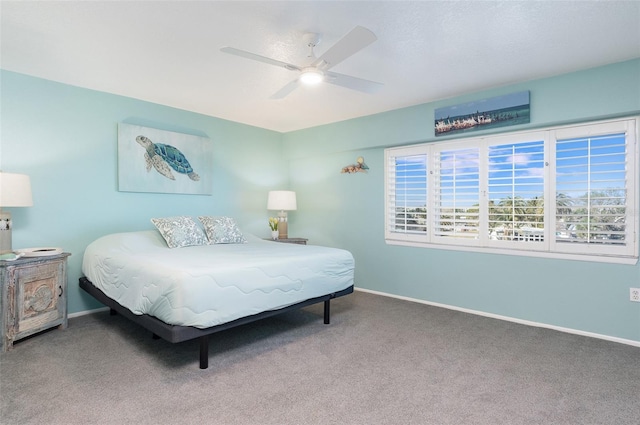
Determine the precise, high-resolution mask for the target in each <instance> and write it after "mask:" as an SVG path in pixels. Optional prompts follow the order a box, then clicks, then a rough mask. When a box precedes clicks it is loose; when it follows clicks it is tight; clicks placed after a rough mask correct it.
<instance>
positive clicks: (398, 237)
mask: <svg viewBox="0 0 640 425" xmlns="http://www.w3.org/2000/svg"><path fill="white" fill-rule="evenodd" d="M639 132H640V117H639V116H634V117H625V118H618V119H611V120H603V121H593V122H586V123H580V124H573V125H563V126H554V127H546V128H542V129H536V130H528V131H517V132H506V133H499V134H494V135H483V136H479V137H468V138H459V139H450V140H445V141H437V142H431V143H421V144H415V145H408V146H399V147H392V148H387V149H385V151H384V167H385V170H384V196H385V198H384V206H385V214H384V220H385V222H384V226H385V242H386V243H387V244H389V245H405V246H416V247H426V248H437V249H445V250H460V251H475V252H484V253H496V254H508V255H523V256H532V257H544V258H556V259H570V260H581V261H596V262H611V263H620V264H636V263H637V260H638V251H639V248H638V240H637V232H638V221H639V217H638V199H639V196H638V193H637V192H638V182H637V179H638V166H639V162H640V161H639V152H638V151H639V150H638V148H637V138H638V133H639ZM616 133H624V134H625V138H626V144H625V147H626V154H625V155H626V156H625V158H626V169H625V171H626V184H625V189H626V194H625V197H626V203H625V208H626V209H625V220H626V221H625V243H624V244H621V245H614V244H594V243H575V244H574V243H566V242H561V241H560V242H559V241H558V236H557V235H556V230H555V229H556V224H557V222H556V221H557V217H556V184H557V181H556V141H558V140H566V139H571V138H582V137H585V138H586V137H595V136H599V135H610V134H616ZM532 141H542V143H543V145H542V146H543V156H544V165H543V168H544V170H543V171H541V173H542V175H543V184H544V189H543V203H544V222H543V226H544V230H543V240H542V241H527V242H524V241H513V240H492V239H491V238H490V235H489V218H488V217H489V180H490V178H489V166H490V163H489V148H490V147H491V146H502V145H510V144H513V145H515V144H518V143H527V142H532ZM473 148H477V149H478V150H479V158H478V170H479V183H478V191H479V203H478V208H479V217H478V223H479V230H478V234H477V237H476V238H470V239H466V238H462V237H443V236H439V235H437V234H436V232H435V223H434V220H435V219H436V217H437V214H436V206H437V203H438V202H442V201H438V198H437V197H436V192H437V191H439V190H440V188H439V187H438V186H437V183H439V177H440V176H439V175H438V174H437V173H438V170H439V168H438V163H437V160H438V158H439V154H440V153H441V152H448V151H452V150H457V149H473ZM411 155H425V157H426V176H425V177H426V194H425V200H426V202H425V204H426V205H425V206H426V211H427V212H426V219H427V223H426V231H425V232H424V234H420V233H410V232H406V231H405V232H402V231H395V229H393V228H392V226H391V220H392V219H394V218H395V213H396V212H397V210H396V199H395V196H396V193H395V188H394V186H393V185H394V182H395V173H396V170H395V159H396V158H403V157H407V156H411ZM438 193H439V192H438ZM440 199H442V198H440ZM627 241H628V242H627Z"/></svg>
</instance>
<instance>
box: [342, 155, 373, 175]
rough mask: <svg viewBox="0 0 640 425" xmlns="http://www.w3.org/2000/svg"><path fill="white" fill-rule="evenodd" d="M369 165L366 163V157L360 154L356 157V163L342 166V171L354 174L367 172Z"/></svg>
mask: <svg viewBox="0 0 640 425" xmlns="http://www.w3.org/2000/svg"><path fill="white" fill-rule="evenodd" d="M368 169H369V167H368V166H367V164H365V163H364V158H363V157H361V156H359V157H358V159H356V163H355V164H351V165H347V166H346V167H342V173H343V174H344V173H347V174H352V173H366V172H367V170H368Z"/></svg>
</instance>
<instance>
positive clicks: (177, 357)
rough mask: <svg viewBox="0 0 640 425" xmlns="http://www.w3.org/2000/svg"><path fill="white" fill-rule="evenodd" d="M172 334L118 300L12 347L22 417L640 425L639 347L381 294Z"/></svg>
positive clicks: (2, 382) (7, 388)
mask: <svg viewBox="0 0 640 425" xmlns="http://www.w3.org/2000/svg"><path fill="white" fill-rule="evenodd" d="M209 354H210V365H209V369H207V370H200V369H199V368H198V343H197V342H196V341H190V342H185V343H182V344H170V343H167V342H165V341H163V340H153V339H152V338H151V336H150V334H149V333H147V332H146V331H144V330H142V329H141V328H139V327H137V326H136V325H134V324H132V323H130V322H128V321H127V320H126V319H124V318H122V317H121V316H114V317H112V316H109V314H108V313H107V312H103V313H98V314H92V315H88V316H83V317H78V318H75V319H71V320H70V322H69V328H68V329H67V330H64V331H60V330H52V331H48V332H45V333H42V334H40V335H36V336H35V337H33V338H29V339H26V340H24V341H22V342H19V343H17V344H16V346H15V348H14V349H13V350H12V351H10V352H8V353H5V354H2V355H1V356H0V374H1V375H0V394H1V409H2V410H1V411H0V423H2V424H3V425H7V424H154V425H155V424H225V425H226V424H229V425H231V424H260V425H262V424H296V425H297V424H492V425H496V424H509V425H518V424H607V425H624V424H634V425H637V424H638V423H640V348H637V347H631V346H626V345H622V344H617V343H612V342H607V341H602V340H597V339H592V338H587V337H581V336H576V335H570V334H565V333H560V332H556V331H552V330H547V329H539V328H533V327H527V326H524V325H519V324H515V323H510V322H504V321H500V320H495V319H490V318H484V317H479V316H474V315H470V314H465V313H461V312H456V311H450V310H445V309H441V308H437V307H431V306H426V305H423V304H418V303H412V302H408V301H402V300H397V299H392V298H387V297H381V296H378V295H373V294H369V293H363V292H356V293H354V294H353V295H349V296H347V297H343V298H341V299H337V300H334V301H333V302H332V323H331V324H330V325H324V324H323V323H322V304H319V305H316V306H312V307H307V308H305V309H303V310H301V311H297V312H291V313H286V314H284V315H280V316H276V317H274V318H270V319H265V320H263V321H261V322H257V323H254V324H249V325H246V326H243V327H240V328H235V329H232V330H228V331H224V332H222V333H219V334H216V335H213V336H212V338H211V342H210V353H209Z"/></svg>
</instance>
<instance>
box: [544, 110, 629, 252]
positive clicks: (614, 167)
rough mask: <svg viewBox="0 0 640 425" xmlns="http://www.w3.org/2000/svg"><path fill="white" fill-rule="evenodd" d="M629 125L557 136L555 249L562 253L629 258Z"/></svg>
mask: <svg viewBox="0 0 640 425" xmlns="http://www.w3.org/2000/svg"><path fill="white" fill-rule="evenodd" d="M633 130H634V122H628V121H621V122H615V123H606V124H601V125H589V126H582V127H578V128H573V129H567V130H563V131H558V132H557V133H556V137H557V140H556V149H555V211H554V213H555V228H556V232H555V245H556V249H557V250H560V251H567V252H597V253H601V254H605V255H614V254H617V255H629V256H630V255H634V253H635V252H636V251H637V250H636V248H635V246H636V242H635V224H634V221H635V218H634V214H633V211H634V209H635V208H634V205H635V198H636V195H635V179H636V178H635V175H636V174H635V167H634V166H632V165H633V162H634V157H635V137H634V133H635V132H634V131H633Z"/></svg>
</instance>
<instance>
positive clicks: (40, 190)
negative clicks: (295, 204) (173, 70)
mask: <svg viewBox="0 0 640 425" xmlns="http://www.w3.org/2000/svg"><path fill="white" fill-rule="evenodd" d="M0 72H1V74H0V78H1V80H0V83H1V85H0V89H1V96H2V97H1V104H0V106H1V108H2V109H1V110H0V112H1V119H2V121H1V124H0V129H1V133H0V141H1V144H0V169H2V170H3V171H6V172H16V173H25V174H28V175H29V176H30V177H31V185H32V191H33V202H34V206H33V207H31V208H11V213H12V215H13V218H14V231H13V247H14V248H21V247H22V248H24V247H36V246H59V247H62V248H64V250H65V251H67V252H71V254H72V256H71V257H70V258H69V279H68V283H69V289H68V300H69V311H70V312H71V313H73V312H78V311H84V310H87V309H91V308H95V307H97V306H99V304H98V303H96V302H95V301H93V300H92V299H91V298H90V297H89V296H88V295H86V294H84V292H83V291H82V290H80V289H79V288H78V278H79V277H80V275H81V271H80V267H81V262H82V255H83V252H84V249H85V247H86V246H87V244H89V243H90V242H91V241H92V240H94V239H96V238H97V237H99V236H102V235H104V234H107V233H112V232H121V231H131V230H139V229H151V228H153V227H152V224H151V223H150V221H149V219H150V218H152V217H166V216H171V215H182V214H184V215H190V216H196V215H199V214H200V215H209V214H221V215H222V214H224V215H229V216H232V217H235V218H236V219H237V220H238V222H239V224H240V226H241V228H242V230H243V231H247V232H250V233H254V234H257V235H259V236H264V237H266V236H268V234H269V231H268V226H267V224H266V217H267V215H268V212H267V211H266V202H267V192H268V190H270V189H274V188H286V186H287V185H288V174H287V170H286V163H285V162H283V160H282V157H281V155H280V154H281V146H282V135H281V134H280V133H276V132H272V131H268V130H264V129H260V128H255V127H250V126H247V125H243V124H237V123H233V122H229V121H225V120H221V119H218V118H212V117H208V116H204V115H199V114H195V113H192V112H187V111H182V110H178V109H173V108H169V107H165V106H160V105H156V104H151V103H148V102H142V101H138V100H134V99H130V98H125V97H121V96H115V95H111V94H105V93H101V92H96V91H91V90H86V89H81V88H77V87H72V86H68V85H64V84H58V83H54V82H51V81H46V80H42V79H38V78H32V77H28V76H25V75H21V74H16V73H12V72H6V71H0ZM120 122H124V123H129V124H137V125H142V126H146V127H153V128H158V129H162V130H168V131H176V132H180V133H187V134H193V135H197V136H205V137H208V138H210V139H211V143H212V146H213V195H212V196H201V195H175V194H173V195H165V194H154V193H126V192H118V174H117V166H118V163H117V125H118V123H120ZM141 154H142V152H141Z"/></svg>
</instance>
